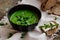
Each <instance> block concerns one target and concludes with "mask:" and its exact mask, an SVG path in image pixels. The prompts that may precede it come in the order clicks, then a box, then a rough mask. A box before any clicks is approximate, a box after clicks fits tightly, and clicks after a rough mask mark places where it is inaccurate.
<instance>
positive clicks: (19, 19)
mask: <svg viewBox="0 0 60 40" xmlns="http://www.w3.org/2000/svg"><path fill="white" fill-rule="evenodd" d="M10 21H11V22H12V23H14V24H17V25H21V26H27V25H31V24H34V23H37V22H38V16H37V15H36V14H35V13H34V12H33V11H30V10H19V11H15V12H14V13H13V14H12V15H11V17H10Z"/></svg>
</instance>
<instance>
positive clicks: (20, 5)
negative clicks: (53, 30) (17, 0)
mask: <svg viewBox="0 0 60 40" xmlns="http://www.w3.org/2000/svg"><path fill="white" fill-rule="evenodd" d="M18 6H31V7H34V8H35V9H37V10H38V11H39V12H40V18H39V20H40V19H41V11H40V10H39V9H38V8H37V7H35V6H33V5H29V4H19V5H16V6H14V7H12V8H10V9H9V10H8V14H9V12H10V11H11V10H12V9H13V8H15V7H18ZM8 14H7V17H8V21H9V22H10V24H11V23H13V22H11V21H10V18H9V15H8ZM39 20H38V22H39ZM38 22H36V23H34V24H31V25H27V26H32V25H36V24H38ZM13 24H14V25H18V24H15V23H13ZM18 26H22V25H18ZM24 26H25V25H24Z"/></svg>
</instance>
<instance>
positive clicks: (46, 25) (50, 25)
mask: <svg viewBox="0 0 60 40" xmlns="http://www.w3.org/2000/svg"><path fill="white" fill-rule="evenodd" d="M54 26H56V27H58V26H59V24H57V23H55V24H54V25H53V24H52V23H50V24H44V26H40V27H39V28H41V29H42V28H45V29H47V28H51V29H53V27H54Z"/></svg>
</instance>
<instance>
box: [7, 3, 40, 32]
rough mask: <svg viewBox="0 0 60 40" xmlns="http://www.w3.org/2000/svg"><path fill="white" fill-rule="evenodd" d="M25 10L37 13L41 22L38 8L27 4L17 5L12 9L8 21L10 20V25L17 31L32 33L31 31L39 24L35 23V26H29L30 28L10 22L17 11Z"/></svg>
mask: <svg viewBox="0 0 60 40" xmlns="http://www.w3.org/2000/svg"><path fill="white" fill-rule="evenodd" d="M24 9H28V10H31V11H33V12H35V13H36V14H37V15H38V17H39V20H40V18H41V12H40V10H39V9H38V8H36V7H34V6H32V5H27V4H21V5H17V6H15V7H13V8H11V9H10V10H9V11H8V19H9V22H10V24H11V25H12V27H13V28H14V29H15V30H18V31H20V32H27V31H31V30H34V28H35V26H36V25H37V24H38V22H37V23H35V24H32V25H28V26H21V25H17V24H14V23H12V22H11V21H10V16H11V15H12V14H13V13H14V12H15V11H17V10H24Z"/></svg>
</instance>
